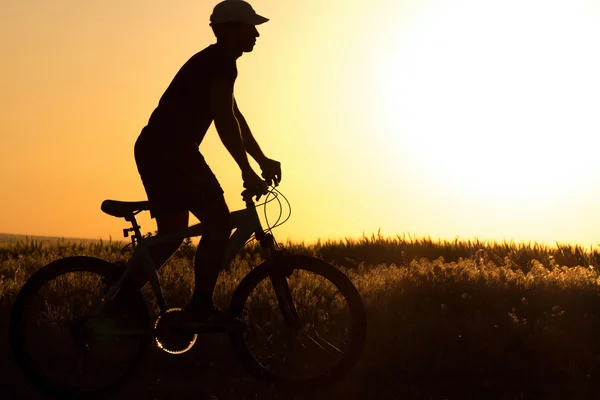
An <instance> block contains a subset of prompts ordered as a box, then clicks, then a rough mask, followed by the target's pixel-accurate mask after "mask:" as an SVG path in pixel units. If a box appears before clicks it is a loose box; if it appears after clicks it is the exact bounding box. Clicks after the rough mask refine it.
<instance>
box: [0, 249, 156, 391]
mask: <svg viewBox="0 0 600 400" xmlns="http://www.w3.org/2000/svg"><path fill="white" fill-rule="evenodd" d="M119 273H120V271H118V270H116V269H115V266H114V265H113V264H111V263H109V262H107V261H104V260H100V259H97V258H91V257H68V258H63V259H60V260H57V261H54V262H52V263H50V264H48V265H47V266H45V267H43V268H42V269H40V270H39V271H38V272H36V273H35V274H34V275H33V276H32V277H31V278H30V279H29V280H28V281H27V282H26V283H25V285H24V286H23V288H22V289H21V291H20V292H19V294H18V295H17V298H16V300H15V304H14V306H13V310H12V313H11V325H10V335H11V346H12V350H13V354H14V356H15V360H16V362H17V364H18V365H19V367H20V368H21V370H22V372H23V373H24V375H25V376H26V378H27V379H28V380H29V381H30V382H32V383H33V384H34V385H35V386H36V387H37V388H38V389H40V390H41V391H42V392H44V393H45V394H48V395H52V396H58V397H60V398H65V397H68V398H73V397H79V396H81V397H85V398H89V397H90V396H92V395H95V394H105V393H106V392H107V391H109V390H110V389H113V388H115V387H116V386H118V384H120V383H122V382H124V381H125V379H126V378H128V377H129V376H130V374H131V373H132V372H133V371H134V370H135V367H137V366H139V364H140V362H141V360H142V357H143V355H144V353H145V350H146V348H147V346H148V343H149V337H150V336H149V329H148V326H149V315H148V309H147V307H146V303H145V302H144V299H143V297H142V295H141V293H140V292H139V291H137V290H134V289H132V288H131V286H130V285H129V284H128V282H127V281H126V282H125V283H124V285H122V286H121V288H120V289H119V290H121V291H123V290H125V291H128V292H129V293H127V296H126V298H127V299H128V301H127V303H126V304H120V305H119V306H118V307H116V306H114V305H113V304H111V303H108V304H107V305H106V306H105V307H104V309H103V310H102V311H101V313H100V314H99V315H97V316H95V317H90V316H89V313H90V309H91V305H92V301H93V300H94V299H97V298H99V297H101V296H102V295H103V294H105V293H106V292H107V290H108V288H109V287H110V284H111V283H112V282H114V281H115V278H117V277H118V274H119Z"/></svg>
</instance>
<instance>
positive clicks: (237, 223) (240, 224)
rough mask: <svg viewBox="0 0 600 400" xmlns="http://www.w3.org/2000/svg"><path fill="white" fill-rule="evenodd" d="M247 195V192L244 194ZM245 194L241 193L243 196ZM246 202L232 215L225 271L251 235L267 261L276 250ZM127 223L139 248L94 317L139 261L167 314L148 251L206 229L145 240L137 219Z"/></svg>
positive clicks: (195, 228)
mask: <svg viewBox="0 0 600 400" xmlns="http://www.w3.org/2000/svg"><path fill="white" fill-rule="evenodd" d="M244 193H248V192H246V191H245V192H244ZM244 193H242V195H243V196H244ZM244 201H245V202H246V208H245V209H241V210H237V211H233V212H231V214H230V218H231V223H232V229H235V231H234V232H233V234H232V235H231V236H230V238H229V240H228V242H227V248H226V252H225V259H224V262H223V265H222V267H226V266H227V265H229V263H231V261H232V260H233V258H234V257H235V255H236V254H237V252H238V251H239V250H241V248H242V247H244V245H245V244H246V242H247V241H248V239H250V238H251V237H252V234H255V235H256V238H257V239H258V240H259V242H260V244H261V247H262V248H263V251H264V252H265V257H266V259H267V261H270V260H271V255H272V251H271V250H274V243H275V242H274V239H273V237H272V236H271V235H267V234H265V233H264V231H263V228H262V224H261V222H260V219H259V217H258V213H257V211H256V205H255V204H254V201H253V200H252V197H251V196H249V194H246V195H245V196H244ZM127 220H128V221H129V222H131V224H132V227H133V228H132V230H133V239H134V240H133V241H134V243H135V242H137V245H136V246H135V251H134V253H133V255H132V256H131V258H130V259H129V261H127V263H126V264H125V267H124V272H123V274H121V276H120V278H119V279H118V281H117V282H116V283H114V284H113V285H111V287H110V288H109V290H108V292H107V293H106V294H105V295H104V296H103V297H102V299H100V301H99V303H98V304H96V305H95V306H94V307H93V308H92V315H95V314H96V313H99V312H100V311H101V310H102V307H103V306H104V304H106V302H108V301H110V300H111V299H112V298H113V297H114V295H115V294H116V293H117V290H118V289H119V287H120V286H121V285H122V284H123V282H124V281H125V279H126V278H127V276H128V275H129V273H130V272H131V268H132V267H133V265H134V264H135V263H136V262H137V261H138V260H140V259H142V260H143V262H142V263H141V265H144V269H145V272H146V273H147V274H148V275H149V276H150V284H151V285H152V290H153V291H154V294H155V296H156V298H157V300H158V306H159V308H160V311H161V312H163V311H165V310H166V303H165V299H164V296H163V293H162V289H161V286H160V282H159V279H158V270H157V268H156V265H155V264H154V262H153V261H152V258H151V256H150V252H149V251H148V248H149V247H151V246H154V245H157V244H160V243H165V242H168V241H171V240H183V239H185V238H189V237H194V236H201V235H202V233H203V232H202V231H203V226H202V223H201V222H200V223H198V224H195V225H192V226H189V227H187V228H185V229H181V230H179V231H175V232H171V233H168V234H162V235H156V236H150V237H146V238H144V237H143V236H142V233H141V230H140V226H139V225H138V223H137V221H136V219H135V216H132V217H131V218H127Z"/></svg>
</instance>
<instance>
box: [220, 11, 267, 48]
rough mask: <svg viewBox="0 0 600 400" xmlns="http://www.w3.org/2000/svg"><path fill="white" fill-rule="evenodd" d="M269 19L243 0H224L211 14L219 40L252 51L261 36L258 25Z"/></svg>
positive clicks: (233, 46)
mask: <svg viewBox="0 0 600 400" xmlns="http://www.w3.org/2000/svg"><path fill="white" fill-rule="evenodd" d="M267 21H268V19H267V18H265V17H263V16H260V15H258V14H257V13H256V12H255V11H254V9H253V8H252V6H251V5H250V4H248V3H246V2H245V1H243V0H223V1H222V2H220V3H219V4H217V5H216V6H215V8H214V9H213V13H212V15H211V16H210V26H211V27H212V29H213V32H214V33H215V36H216V37H217V41H218V42H223V43H226V44H227V45H228V46H230V47H232V48H234V49H236V50H239V51H242V52H250V51H252V49H253V48H254V44H255V43H256V38H257V37H259V36H260V35H259V34H258V31H257V30H256V25H260V24H262V23H265V22H267Z"/></svg>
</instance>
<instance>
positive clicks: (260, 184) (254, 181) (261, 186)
mask: <svg viewBox="0 0 600 400" xmlns="http://www.w3.org/2000/svg"><path fill="white" fill-rule="evenodd" d="M242 179H243V180H244V187H245V188H246V189H250V190H251V191H252V192H254V194H255V195H256V200H260V198H261V197H262V196H263V195H265V194H267V193H268V192H269V191H268V189H269V188H268V186H267V183H266V182H265V181H263V180H262V179H260V176H258V175H257V174H256V172H254V170H253V169H252V168H249V169H245V170H243V171H242Z"/></svg>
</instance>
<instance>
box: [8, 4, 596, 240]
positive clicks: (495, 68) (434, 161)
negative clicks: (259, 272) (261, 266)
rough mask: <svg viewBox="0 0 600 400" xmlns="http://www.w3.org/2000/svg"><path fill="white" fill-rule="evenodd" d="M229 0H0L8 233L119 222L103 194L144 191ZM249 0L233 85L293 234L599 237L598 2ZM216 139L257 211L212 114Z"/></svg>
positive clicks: (70, 230) (111, 229)
mask: <svg viewBox="0 0 600 400" xmlns="http://www.w3.org/2000/svg"><path fill="white" fill-rule="evenodd" d="M214 4H216V2H211V1H191V0H189V1H184V0H182V1H178V2H169V1H158V0H157V1H147V0H129V1H126V2H123V1H116V0H107V1H102V2H98V1H85V2H82V1H75V0H56V1H52V2H49V1H44V2H42V1H35V0H27V1H18V2H16V1H8V0H0V44H1V45H2V48H3V52H4V54H3V62H2V63H1V64H0V85H1V87H2V91H0V106H1V107H0V127H1V128H0V129H2V131H1V134H0V168H2V169H1V170H2V174H1V175H0V187H1V188H2V196H0V232H6V233H18V234H30V235H51V236H64V237H85V238H104V239H106V238H108V237H109V236H112V237H113V238H119V237H120V234H121V229H122V228H123V227H125V225H124V223H123V222H124V221H122V220H118V219H116V218H113V217H110V216H107V215H105V214H103V213H102V212H101V211H100V204H101V202H102V201H103V200H104V199H107V198H110V199H118V200H142V199H144V198H145V193H144V189H143V186H142V183H141V181H140V179H139V175H138V173H137V169H136V166H135V161H134V158H133V145H134V143H135V140H136V138H137V136H138V134H139V132H140V130H141V129H142V127H143V126H144V125H145V124H146V122H147V120H148V117H149V116H150V114H151V112H152V111H153V109H154V107H155V106H156V104H157V102H158V100H159V99H160V96H161V95H162V94H163V92H164V90H165V89H166V87H167V86H168V84H169V83H170V82H171V80H172V78H173V76H174V75H175V73H176V72H177V70H178V69H179V68H180V67H181V65H183V63H184V62H185V61H187V59H189V57H191V56H192V55H193V54H194V53H196V52H197V51H199V50H202V49H203V48H204V47H206V46H208V45H209V44H211V43H214V41H215V39H214V36H213V34H212V31H211V30H210V27H209V26H208V18H209V15H210V13H211V10H212V7H213V6H214ZM251 4H252V5H253V6H254V8H255V9H256V10H257V12H258V13H260V14H262V15H264V16H266V17H268V18H270V21H269V22H267V23H265V24H263V25H260V26H259V27H258V30H259V32H260V35H261V36H260V37H259V38H258V40H257V44H256V46H255V48H254V51H253V52H252V53H248V54H244V55H243V56H242V57H241V58H240V59H239V60H238V71H239V72H238V79H237V82H236V87H235V96H236V99H237V101H238V104H239V107H240V110H241V112H242V113H243V114H244V116H245V118H246V120H247V121H248V123H249V125H250V128H251V130H252V131H253V133H254V136H255V137H256V139H257V141H258V142H259V144H260V145H261V147H262V148H263V150H264V152H265V153H266V154H267V156H269V157H271V158H274V159H277V160H279V161H281V163H282V168H283V180H282V183H281V186H280V190H281V191H282V192H283V193H284V194H285V195H286V197H287V198H288V200H289V201H290V202H291V204H292V207H293V214H292V217H291V219H290V221H289V222H288V223H286V224H285V225H284V226H282V227H281V228H278V229H277V230H276V231H275V234H276V238H277V239H278V240H279V241H285V240H286V239H291V240H294V241H305V242H314V241H315V240H316V239H317V238H321V239H341V238H345V237H360V236H361V235H362V234H363V233H365V234H367V235H370V234H371V233H374V232H377V231H378V230H379V229H381V233H382V234H383V235H396V234H400V235H402V234H404V233H408V234H411V235H416V236H417V237H421V236H431V237H432V238H434V239H437V238H442V239H453V238H455V237H459V238H462V239H469V238H480V239H482V240H487V239H491V240H503V239H507V240H510V239H514V240H516V241H532V242H534V241H535V242H542V243H546V244H553V243H554V242H556V241H558V242H561V243H571V244H581V245H584V246H590V245H596V244H597V243H600V240H599V239H600V229H598V228H597V227H598V226H600V208H599V207H598V205H597V200H598V199H599V198H600V161H599V160H600V158H598V156H597V154H598V148H599V147H598V145H599V144H600V143H599V142H600V139H599V137H600V135H599V134H600V113H599V112H598V111H599V110H600V73H599V72H598V71H600V55H599V54H600V53H599V52H598V51H597V49H598V43H599V41H600V7H599V2H598V1H596V0H564V1H563V0H561V1H559V0H545V1H542V0H519V1H517V0H506V1H489V2H487V1H486V2H481V1H476V0H445V1H442V0H420V1H417V0H405V1H401V0H380V1H378V2H372V1H366V0H365V1H363V0H360V1H352V2H348V1H341V0H330V1H326V2H324V1H318V0H306V1H302V2H287V1H275V0H255V1H253V2H251ZM200 149H201V151H202V153H203V155H204V156H205V158H206V159H207V162H208V163H209V165H210V166H211V167H212V168H213V171H214V172H215V174H216V175H217V178H219V180H220V182H221V185H222V187H223V189H224V190H225V192H226V199H227V202H228V204H229V206H230V209H232V210H234V209H238V208H241V207H242V206H243V203H242V201H241V197H240V196H239V193H240V192H241V184H242V180H241V174H240V172H239V169H238V168H237V166H236V164H235V162H234V161H233V159H232V158H231V157H230V156H229V154H228V153H227V151H226V150H225V148H224V147H223V145H222V144H221V143H220V141H219V139H218V136H217V134H216V131H215V130H214V126H212V127H211V128H210V130H209V132H208V134H207V136H206V138H205V141H204V142H203V143H202V145H201V147H200ZM272 211H273V212H275V211H277V209H276V208H275V209H272ZM140 222H141V225H142V228H143V230H144V231H154V230H155V229H156V225H155V222H154V221H153V220H150V219H149V216H148V215H147V213H146V215H142V216H141V217H140Z"/></svg>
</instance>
